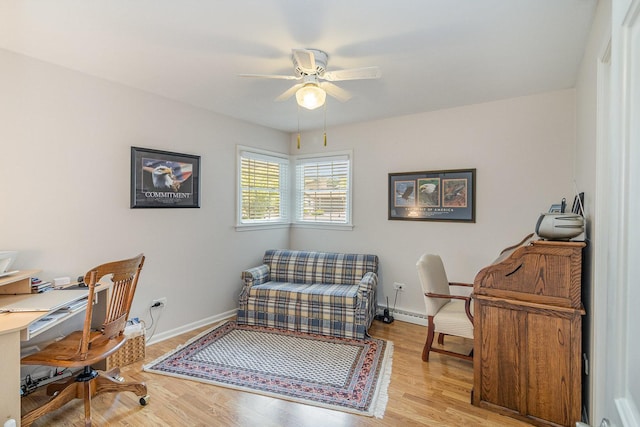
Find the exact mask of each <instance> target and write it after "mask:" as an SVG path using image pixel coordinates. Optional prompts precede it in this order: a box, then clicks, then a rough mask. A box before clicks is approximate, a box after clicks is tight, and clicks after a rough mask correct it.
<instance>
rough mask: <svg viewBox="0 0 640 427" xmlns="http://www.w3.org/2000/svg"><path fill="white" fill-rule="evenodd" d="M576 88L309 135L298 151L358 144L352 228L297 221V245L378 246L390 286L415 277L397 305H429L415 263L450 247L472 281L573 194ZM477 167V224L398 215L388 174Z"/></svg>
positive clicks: (451, 268)
mask: <svg viewBox="0 0 640 427" xmlns="http://www.w3.org/2000/svg"><path fill="white" fill-rule="evenodd" d="M574 104H575V99H574V91H573V90H565V91H559V92H553V93H545V94H541V95H536V96H528V97H523V98H517V99H509V100H505V101H498V102H491V103H486V104H479V105H471V106H466V107H461V108H453V109H448V110H442V111H436V112H431V113H424V114H416V115H411V116H404V117H398V118H391V119H386V120H379V121H373V122H368V123H362V124H357V125H350V126H343V127H339V128H331V129H328V130H327V137H328V145H327V147H326V148H324V147H322V143H321V132H309V133H305V134H303V135H302V147H301V149H300V150H297V149H296V146H295V138H293V139H292V143H291V151H290V152H291V153H292V154H295V153H298V152H299V153H301V154H303V153H311V152H319V151H325V150H326V151H331V150H344V149H353V153H354V155H353V157H354V159H353V200H354V206H353V222H354V225H355V227H354V229H353V230H352V231H326V230H316V229H301V228H297V229H294V230H293V231H292V234H291V247H292V248H295V249H305V248H306V249H317V250H339V251H349V252H351V251H352V252H369V253H375V254H377V255H378V256H379V257H380V278H381V283H382V289H381V292H380V293H379V302H384V301H385V300H384V298H385V297H386V296H389V299H390V301H391V304H392V305H393V301H394V296H395V291H394V290H393V282H394V281H397V282H402V283H406V284H407V287H406V290H405V291H404V292H403V293H402V294H400V295H399V297H398V301H397V308H398V309H401V310H405V311H409V312H415V313H423V314H424V313H425V308H424V301H423V297H422V292H421V288H420V283H419V281H418V277H417V273H416V268H415V263H416V261H417V259H418V257H419V256H420V255H421V254H422V253H424V252H430V253H437V254H440V255H441V256H442V258H443V261H444V263H445V267H446V268H447V270H448V273H449V280H451V281H462V282H470V283H472V282H473V280H474V277H475V274H476V273H477V272H478V271H479V270H480V269H481V268H482V267H484V266H486V265H488V264H490V263H491V262H492V261H493V260H494V259H495V258H496V257H497V256H498V254H499V252H500V250H502V249H503V248H505V247H507V246H510V245H512V244H515V243H517V242H519V241H520V240H521V239H522V238H524V237H525V236H526V235H527V234H529V233H531V232H533V231H534V228H535V223H536V221H537V218H538V215H539V214H540V212H545V211H547V210H548V208H549V205H551V204H552V203H559V202H560V200H561V199H562V198H563V197H566V198H567V200H568V201H569V203H571V202H572V201H573V196H574V193H573V182H572V169H573V164H574V161H573V156H574V144H575V105H574ZM465 168H476V169H477V193H476V198H477V205H476V223H475V224H470V223H438V222H428V221H421V222H414V221H390V220H388V219H387V213H388V209H387V204H388V201H387V191H388V190H387V188H388V174H389V173H392V172H410V171H423V170H442V169H465Z"/></svg>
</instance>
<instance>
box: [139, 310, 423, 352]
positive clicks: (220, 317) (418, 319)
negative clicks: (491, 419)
mask: <svg viewBox="0 0 640 427" xmlns="http://www.w3.org/2000/svg"><path fill="white" fill-rule="evenodd" d="M237 311H238V310H237V309H235V308H234V309H233V310H229V311H227V312H224V313H220V314H216V315H215V316H211V317H206V318H204V319H201V320H198V321H197V322H193V323H188V324H186V325H183V326H180V327H179V328H175V329H171V330H169V331H165V332H162V333H160V334H157V335H153V336H152V337H151V338H149V339H148V340H147V345H151V344H156V343H159V342H161V341H164V340H167V339H169V338H173V337H175V336H178V335H180V334H184V333H185V332H190V331H193V330H194V329H198V328H201V327H202V326H207V325H212V324H214V323H218V322H222V321H224V320H227V319H229V318H231V317H233V316H235V315H236V313H237ZM380 313H382V311H380ZM391 314H392V315H393V317H394V318H395V319H396V320H401V321H403V322H407V323H414V324H416V325H423V326H426V325H427V316H426V315H424V314H422V313H415V312H412V311H405V310H399V309H396V310H395V311H393V312H392V313H391Z"/></svg>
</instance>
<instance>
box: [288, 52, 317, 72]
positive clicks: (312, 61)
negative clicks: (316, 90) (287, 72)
mask: <svg viewBox="0 0 640 427" xmlns="http://www.w3.org/2000/svg"><path fill="white" fill-rule="evenodd" d="M292 51H293V57H294V58H295V60H296V62H297V64H298V66H299V67H300V70H301V71H303V72H304V73H306V74H315V72H316V58H315V56H314V54H313V52H312V51H310V50H307V49H292Z"/></svg>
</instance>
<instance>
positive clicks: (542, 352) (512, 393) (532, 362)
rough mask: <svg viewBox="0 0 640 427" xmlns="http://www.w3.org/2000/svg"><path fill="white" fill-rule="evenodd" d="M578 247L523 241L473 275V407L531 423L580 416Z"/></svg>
mask: <svg viewBox="0 0 640 427" xmlns="http://www.w3.org/2000/svg"><path fill="white" fill-rule="evenodd" d="M584 246H585V243H582V242H560V241H544V240H531V241H524V243H523V244H522V245H520V246H517V247H513V248H509V250H506V251H505V252H503V254H502V255H501V256H500V258H498V260H497V261H496V262H495V263H494V264H492V265H490V266H487V267H485V268H483V269H482V270H481V271H480V272H479V273H478V275H477V276H476V279H475V282H474V289H473V292H474V297H475V299H474V304H475V307H474V308H475V317H474V348H473V351H474V357H473V362H474V384H473V402H472V403H473V404H474V405H476V406H480V407H483V408H486V409H490V410H493V411H496V412H499V413H501V414H503V415H508V416H511V417H514V418H518V419H521V420H523V421H526V422H529V423H531V424H534V425H536V426H554V427H558V426H567V427H569V426H575V424H576V421H580V419H581V408H582V395H581V390H582V385H581V355H582V351H581V350H582V343H581V339H582V315H584V308H583V307H582V301H581V274H582V248H584Z"/></svg>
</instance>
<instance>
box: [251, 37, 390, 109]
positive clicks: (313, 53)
mask: <svg viewBox="0 0 640 427" xmlns="http://www.w3.org/2000/svg"><path fill="white" fill-rule="evenodd" d="M292 53H293V54H292V59H293V69H294V75H290V76H286V75H273V74H240V76H241V77H258V78H265V79H284V80H296V81H299V82H300V83H297V84H295V85H293V86H292V87H290V88H289V89H287V90H286V91H285V92H284V93H282V94H281V95H280V96H278V97H277V98H276V101H284V100H286V99H289V98H291V97H292V96H293V95H294V94H295V95H296V100H297V101H298V105H300V106H301V107H304V108H307V109H309V110H313V109H315V108H318V107H320V106H321V105H323V104H324V102H325V99H326V94H329V95H330V96H333V97H334V98H336V99H337V100H339V101H341V102H345V101H348V100H349V99H350V98H351V94H349V92H347V91H346V90H344V89H342V88H341V87H339V86H336V85H335V84H333V83H331V82H338V81H343V80H361V79H378V78H380V76H381V75H382V73H381V72H380V68H378V67H364V68H351V69H347V70H335V71H327V70H326V69H327V60H328V59H329V56H328V55H327V53H326V52H323V51H321V50H317V49H292Z"/></svg>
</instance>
